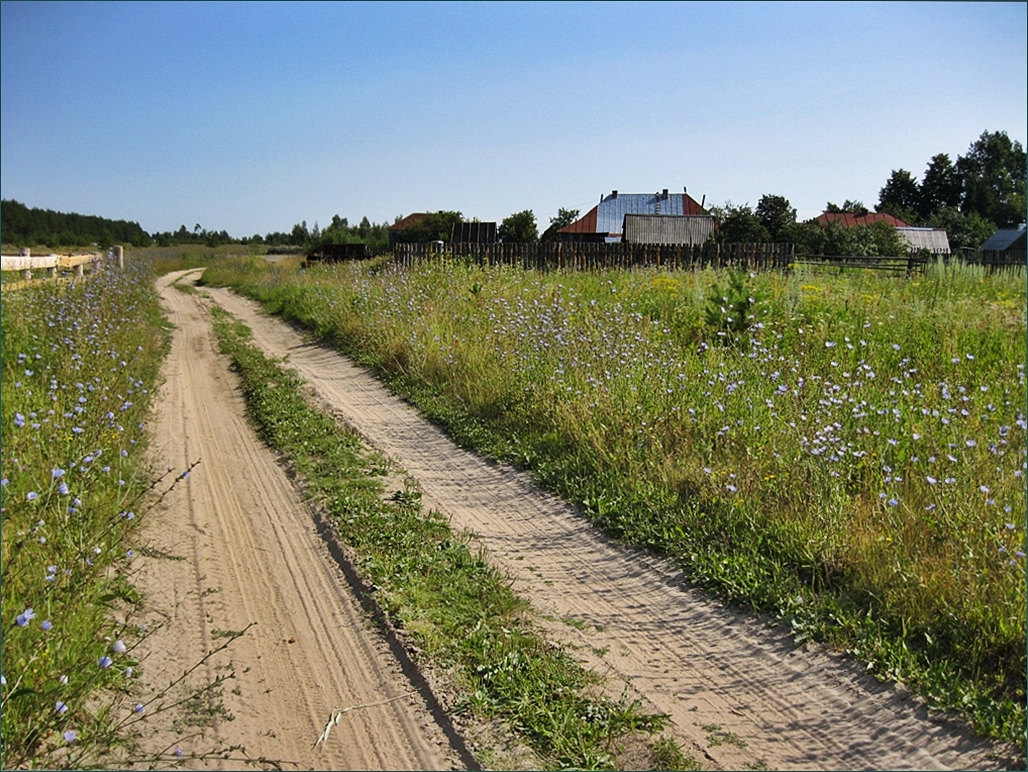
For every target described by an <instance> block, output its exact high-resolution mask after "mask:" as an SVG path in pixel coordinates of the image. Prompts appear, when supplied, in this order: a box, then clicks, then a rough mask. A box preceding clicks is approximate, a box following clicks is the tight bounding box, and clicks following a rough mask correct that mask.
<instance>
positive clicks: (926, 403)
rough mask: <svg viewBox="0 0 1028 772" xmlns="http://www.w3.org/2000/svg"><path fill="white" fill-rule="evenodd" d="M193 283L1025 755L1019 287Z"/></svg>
mask: <svg viewBox="0 0 1028 772" xmlns="http://www.w3.org/2000/svg"><path fill="white" fill-rule="evenodd" d="M737 278H739V277H737ZM204 281H205V282H207V283H211V284H224V285H231V286H234V287H235V288H236V289H238V290H239V291H241V292H244V293H245V294H248V295H249V296H251V297H254V298H256V299H258V300H261V301H262V302H263V303H264V305H265V307H266V309H268V310H269V311H271V312H274V313H279V314H281V315H282V316H283V317H284V318H286V319H294V320H297V321H299V322H301V323H302V324H304V325H305V326H306V327H308V328H309V329H311V330H312V331H314V332H315V333H316V334H317V335H319V336H321V337H322V338H323V339H325V340H327V341H329V342H332V343H334V344H335V345H337V346H338V347H339V348H341V349H342V350H343V351H345V352H346V353H348V354H349V355H351V356H352V357H354V358H355V359H356V360H357V361H358V362H360V363H361V364H364V365H366V366H369V367H371V368H373V369H374V370H375V371H376V372H377V373H378V374H379V375H380V377H382V378H383V379H384V380H385V381H386V382H387V383H389V384H390V385H391V387H392V388H393V389H394V390H396V391H397V392H398V393H400V394H402V395H403V396H405V397H406V398H408V399H409V400H411V402H413V403H414V404H416V405H417V406H418V407H419V408H420V409H421V410H423V411H424V413H425V414H426V415H428V416H429V417H431V418H433V419H435V420H437V421H438V422H440V423H441V424H443V425H444V426H445V427H446V428H447V430H448V431H449V432H450V434H451V436H453V437H454V438H455V439H456V440H457V441H459V442H461V443H462V444H464V445H466V446H469V447H474V448H477V449H478V450H479V451H481V452H484V453H487V454H489V455H492V456H494V457H496V458H499V459H502V460H506V461H509V462H512V463H514V464H516V465H518V466H520V467H522V468H525V469H528V470H531V471H532V472H533V474H534V475H535V476H536V478H537V479H538V480H539V481H540V482H541V483H542V484H544V485H545V486H547V487H548V488H550V489H551V490H553V491H555V492H557V493H558V494H560V495H562V496H563V497H564V498H565V499H567V500H569V501H571V502H573V503H575V504H577V505H578V506H579V507H580V508H581V509H582V510H583V512H585V513H586V515H587V516H588V517H589V518H590V519H591V520H592V521H593V522H595V523H596V524H598V525H600V526H601V527H603V528H604V529H605V530H606V531H607V532H609V533H611V534H613V535H615V536H616V537H617V538H619V539H621V540H622V541H624V542H626V543H628V544H631V545H635V546H638V547H642V548H645V549H650V550H653V551H655V552H658V553H661V554H664V555H667V556H669V557H671V558H672V559H674V560H675V561H676V562H677V564H678V565H679V566H680V567H681V568H682V570H683V571H684V573H685V574H686V575H687V576H688V577H689V578H690V580H691V581H692V582H694V583H695V584H697V585H699V586H703V587H706V588H708V589H711V590H713V591H715V592H717V593H719V594H720V595H722V596H723V597H725V598H727V599H729V600H731V601H733V602H735V603H737V604H740V605H743V606H747V607H750V608H753V609H756V610H760V611H763V612H767V613H769V614H770V615H772V617H773V618H775V619H777V620H779V621H781V622H782V623H784V624H787V625H789V626H790V628H791V629H792V631H793V633H794V636H795V639H796V641H797V642H798V643H801V642H803V641H805V640H818V641H823V642H826V643H827V644H829V645H830V646H832V647H834V648H836V649H839V650H843V651H847V652H849V653H850V654H851V655H852V656H854V657H855V658H857V659H858V660H860V661H862V662H864V663H865V664H866V665H867V667H868V669H869V670H870V671H871V672H872V673H873V674H874V675H876V676H878V677H879V678H882V679H886V680H893V681H901V682H904V683H906V684H907V685H909V686H910V687H911V688H912V689H913V690H914V691H915V692H916V693H918V694H920V695H921V696H922V697H924V698H925V700H926V701H927V703H928V704H929V705H930V706H932V707H935V708H942V709H948V710H954V711H957V712H958V713H960V714H961V715H962V716H963V717H964V718H965V719H967V720H968V721H969V722H970V723H971V724H972V726H974V728H975V729H976V730H977V731H978V732H980V733H982V734H984V735H987V736H992V737H997V738H1002V739H1004V740H1007V741H1010V742H1013V743H1015V744H1017V745H1018V746H1019V747H1020V748H1021V749H1022V751H1023V749H1024V745H1025V723H1026V716H1025V651H1026V641H1025V626H1026V621H1025V608H1026V593H1025V498H1026V497H1025V476H1024V475H1025V468H1026V448H1025V436H1026V435H1025V430H1026V422H1025V410H1026V401H1028V398H1026V386H1025V356H1026V314H1025V297H1026V291H1025V290H1026V288H1025V272H1024V270H1019V271H1013V272H1006V273H996V274H988V273H986V272H984V271H983V270H982V269H980V268H978V267H974V266H965V265H960V264H951V265H949V266H945V265H943V264H941V263H939V264H937V265H934V266H930V267H929V269H928V271H927V273H926V274H924V275H921V276H917V277H914V278H911V279H904V278H897V277H887V276H881V275H875V274H873V272H866V271H864V272H850V273H845V274H831V273H817V272H814V271H797V272H795V273H792V274H788V275H785V274H780V273H759V274H756V275H752V276H743V277H741V283H739V282H737V283H736V284H734V285H733V280H732V279H731V277H730V276H728V275H726V274H725V273H717V272H714V271H710V270H705V271H696V272H679V273H667V272H661V271H650V270H640V271H634V272H622V271H599V272H588V273H566V272H552V273H537V272H524V271H520V270H515V269H509V268H481V267H475V266H470V265H466V264H463V263H460V262H457V261H449V260H445V259H443V260H439V261H436V262H426V263H424V264H422V265H419V266H417V267H415V268H413V269H411V270H400V269H398V268H396V267H395V266H394V265H393V264H392V263H391V262H389V261H388V260H378V261H369V262H362V263H354V264H340V265H328V266H319V267H313V268H310V269H307V270H305V271H296V270H291V269H283V268H281V267H278V268H276V267H271V266H267V265H266V264H257V263H255V262H250V263H244V262H242V261H236V260H226V261H222V262H220V263H219V264H218V265H216V266H213V267H212V268H211V269H209V270H208V271H207V272H206V274H205V276H204ZM733 314H735V315H736V316H735V317H733ZM739 314H742V315H743V316H744V317H745V323H744V324H740V323H739V320H738V318H737V317H738V315H739Z"/></svg>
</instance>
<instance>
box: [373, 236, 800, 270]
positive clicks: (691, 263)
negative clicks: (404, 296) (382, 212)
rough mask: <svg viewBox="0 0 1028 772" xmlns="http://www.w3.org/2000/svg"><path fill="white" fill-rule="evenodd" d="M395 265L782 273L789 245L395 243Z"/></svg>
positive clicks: (790, 255) (790, 256) (790, 249)
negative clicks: (452, 262) (436, 262)
mask: <svg viewBox="0 0 1028 772" xmlns="http://www.w3.org/2000/svg"><path fill="white" fill-rule="evenodd" d="M393 254H394V257H395V259H396V262H397V263H398V264H399V265H401V266H405V267H409V266H412V265H414V264H415V263H417V262H419V261H422V260H431V259H437V258H439V257H440V256H444V257H450V258H459V259H464V260H468V261H469V262H471V263H473V264H475V265H488V266H494V265H506V266H511V267H517V268H523V269H525V270H533V269H534V270H553V269H567V270H579V271H591V270H602V269H605V268H623V269H628V268H642V267H646V268H666V269H668V270H680V269H691V268H704V267H708V266H709V267H713V268H722V267H726V266H735V267H738V268H751V269H773V268H778V269H782V270H785V269H786V268H788V266H789V263H791V262H792V260H793V245H792V244H697V245H695V246H692V245H688V244H624V243H621V242H615V243H612V244H590V243H581V242H579V243H574V242H560V241H550V242H541V243H537V244H502V243H500V244H446V245H444V244H442V243H441V242H435V243H430V244H397V245H396V246H395V248H394V251H393Z"/></svg>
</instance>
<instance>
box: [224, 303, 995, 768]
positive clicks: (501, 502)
mask: <svg viewBox="0 0 1028 772" xmlns="http://www.w3.org/2000/svg"><path fill="white" fill-rule="evenodd" d="M210 292H211V296H212V297H213V298H214V299H215V300H216V302H218V303H219V304H221V305H223V306H224V307H225V308H226V310H228V311H230V312H231V313H232V314H234V315H236V316H237V317H239V318H240V319H241V320H242V321H244V322H245V323H246V324H247V325H248V326H249V327H250V328H251V330H253V333H254V342H255V343H256V344H257V345H258V346H259V347H260V348H262V349H263V350H264V351H265V353H266V354H267V355H269V356H272V357H288V365H289V366H290V367H294V368H295V369H297V371H298V372H299V373H300V374H301V375H302V376H303V377H304V378H306V379H307V380H308V381H309V382H310V383H311V384H312V385H313V387H314V389H315V391H316V392H317V394H318V395H319V397H320V398H321V399H322V400H323V401H325V402H326V403H327V404H328V405H329V406H330V407H331V409H332V410H333V411H336V412H338V413H339V414H340V415H341V416H342V417H343V418H344V419H345V420H346V421H347V422H348V423H349V424H351V425H352V426H353V427H354V428H355V429H357V431H359V432H360V433H361V434H362V435H363V436H364V437H365V438H367V440H368V441H369V442H370V443H371V444H372V445H374V446H375V447H376V448H378V449H379V450H380V451H382V452H383V453H385V454H386V455H387V456H390V457H392V458H393V459H395V460H396V461H397V462H398V463H399V464H400V465H401V466H402V467H403V468H404V469H405V470H406V472H407V473H408V474H410V475H411V476H413V477H414V478H416V479H417V480H418V481H419V483H420V486H421V488H422V491H423V501H424V503H425V504H426V506H429V507H431V508H433V509H436V510H438V511H440V512H442V513H444V514H446V515H448V516H450V517H451V520H452V523H453V524H454V525H455V526H456V527H458V528H461V527H463V528H468V529H470V530H471V531H473V532H474V533H476V534H477V536H478V538H479V540H480V542H481V543H482V544H483V545H484V546H485V547H486V549H487V550H488V551H489V553H490V554H491V556H492V559H493V560H494V561H495V562H496V563H497V564H498V565H500V566H502V567H503V569H505V570H506V571H507V572H508V573H509V575H510V576H511V577H512V578H513V579H514V580H515V589H517V590H518V592H520V593H522V594H523V595H525V596H526V597H528V598H529V599H530V600H531V601H532V603H533V604H534V605H535V607H536V608H537V609H539V610H540V611H541V612H542V615H543V617H544V618H549V619H550V620H551V622H550V624H549V627H550V629H551V630H552V631H553V632H554V633H555V634H557V635H559V636H560V637H561V638H563V639H564V640H565V641H567V642H568V643H569V644H570V645H572V646H573V647H575V649H576V652H577V654H578V655H579V656H580V658H581V659H583V660H584V661H585V662H586V663H588V664H590V665H592V666H594V667H596V668H597V669H598V670H599V671H600V672H605V673H607V674H608V676H609V677H611V678H613V679H614V680H619V681H621V682H622V683H623V684H624V685H625V688H626V689H628V691H629V694H636V695H639V696H641V697H644V698H645V700H646V702H647V706H648V707H649V708H651V709H654V710H657V711H660V712H664V713H667V714H669V715H670V716H671V718H672V721H673V723H674V726H675V730H676V733H677V735H678V737H679V738H680V739H681V740H683V741H685V742H687V743H690V744H692V745H693V746H694V747H696V748H699V749H701V750H702V751H703V752H705V753H706V754H707V755H708V757H709V758H710V759H711V760H712V761H713V762H715V763H717V764H719V765H721V766H723V767H725V768H733V769H742V768H746V767H750V766H753V765H755V764H760V763H763V764H766V765H767V766H768V767H770V768H773V769H814V768H816V769H859V768H863V769H995V768H1003V765H1004V763H1006V762H1008V760H1009V758H1010V757H1009V756H1006V755H1003V754H1004V753H1005V752H1006V749H1004V748H998V747H996V746H993V745H992V744H990V743H988V742H985V741H982V740H980V739H976V738H974V737H973V736H972V735H971V734H970V733H969V732H968V731H966V730H965V729H964V728H962V727H961V726H958V725H956V724H954V723H950V722H946V721H945V720H943V719H940V718H938V717H930V716H929V715H928V713H927V711H926V710H925V709H924V708H923V707H922V706H921V705H920V703H919V702H918V701H917V700H914V699H911V698H909V697H908V695H907V693H906V692H905V690H904V689H902V687H896V686H891V685H884V684H879V683H877V682H875V681H873V680H872V679H870V678H868V677H867V676H866V675H865V674H864V673H863V672H861V669H860V668H859V667H858V666H856V665H855V664H854V663H851V662H848V661H847V660H845V659H843V658H841V657H838V656H835V655H832V654H829V653H826V652H823V651H819V650H817V649H807V648H804V649H798V648H797V647H796V646H795V644H794V643H793V642H792V641H791V639H790V638H789V636H788V635H786V634H784V633H782V632H780V631H777V630H774V629H771V628H769V627H768V626H766V625H765V624H763V623H762V622H761V621H760V620H758V619H754V618H752V617H750V616H747V615H743V614H740V613H738V612H736V611H734V610H732V609H729V608H726V607H724V606H723V605H721V604H719V603H717V602H716V601H714V600H712V599H710V598H709V597H708V596H706V595H705V594H703V593H701V592H699V591H696V590H694V589H690V588H688V587H686V586H685V585H684V584H683V582H682V581H681V579H680V577H679V576H678V573H677V572H676V571H675V570H674V568H673V567H671V566H670V565H668V564H667V563H666V562H664V561H661V560H659V559H655V558H653V557H649V556H646V555H641V554H638V553H634V552H631V551H629V550H626V549H625V548H623V547H621V546H620V545H617V544H616V543H613V542H612V541H610V540H608V539H606V538H604V537H603V536H602V535H599V534H598V533H597V532H596V531H595V530H594V529H593V528H592V527H591V526H590V525H589V524H588V523H587V522H586V521H585V520H584V518H582V517H580V516H579V515H578V514H577V513H576V512H575V511H574V510H573V509H572V508H570V507H568V506H567V505H565V504H563V503H562V502H561V501H559V500H558V499H556V498H554V497H553V496H550V495H548V494H546V493H543V492H541V491H539V490H538V489H537V488H536V487H535V486H534V485H533V483H532V481H531V479H530V478H529V477H528V476H526V475H523V474H521V473H518V472H516V471H515V470H513V469H511V468H509V467H505V466H503V465H496V464H493V463H491V462H488V461H486V460H484V459H482V458H480V457H478V456H475V455H473V454H471V453H468V452H466V451H463V450H461V449H459V448H457V447H456V446H455V445H453V443H452V442H451V441H450V440H449V439H448V438H446V437H445V435H443V434H442V433H441V431H439V430H438V429H437V428H436V427H434V426H433V425H431V424H430V423H428V422H426V421H424V420H423V419H421V418H420V417H418V416H417V415H416V413H415V412H414V410H413V409H411V408H410V407H409V406H407V405H406V404H405V403H403V402H402V401H401V400H399V399H398V398H396V397H395V396H393V395H391V394H390V393H389V392H388V391H387V390H386V389H385V388H384V387H383V386H382V385H381V384H380V383H378V382H377V381H376V380H375V379H374V378H373V377H371V376H370V375H369V374H367V373H366V372H364V371H363V370H360V369H359V368H356V367H355V366H353V365H352V364H351V363H350V362H349V360H347V359H346V358H345V357H343V356H342V355H340V354H338V353H337V352H334V351H331V350H329V349H327V348H324V347H321V346H318V345H311V344H308V343H307V342H305V340H304V338H303V337H302V335H301V334H300V333H299V332H297V331H296V330H294V329H293V328H291V327H289V326H288V325H286V324H284V323H283V322H281V321H280V320H277V319H273V318H269V317H267V316H265V315H263V314H261V313H260V312H259V311H258V309H257V306H256V304H254V303H252V302H251V301H248V300H245V299H243V298H240V297H238V296H236V295H234V294H233V293H231V292H229V291H227V290H210ZM552 620H558V621H552ZM559 620H566V623H561V622H560V621H559Z"/></svg>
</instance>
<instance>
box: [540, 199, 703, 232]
mask: <svg viewBox="0 0 1028 772" xmlns="http://www.w3.org/2000/svg"><path fill="white" fill-rule="evenodd" d="M629 215H649V216H651V217H657V216H659V217H661V218H663V217H667V216H669V215H670V216H675V217H689V218H703V219H705V220H709V223H710V228H711V230H713V227H714V219H713V217H711V215H710V213H709V212H707V210H706V209H704V208H703V206H702V204H699V203H697V202H696V200H695V199H693V197H692V196H690V195H689V194H688V192H685V190H684V189H683V192H682V193H668V190H667V188H664V190H663V191H661V192H657V193H620V194H619V193H618V192H617V191H616V190H615V191H613V192H611V194H610V195H607V196H604V195H601V196H600V202H599V203H598V204H597V205H596V206H594V207H593V208H592V209H590V210H589V211H588V212H586V213H585V215H583V216H582V217H580V218H579V219H578V220H576V221H575V222H573V223H571V224H570V225H566V226H564V227H563V228H561V229H560V230H559V231H557V239H558V240H560V241H592V242H599V243H608V244H609V243H612V242H616V241H621V240H622V239H623V237H624V234H625V227H626V226H625V222H626V220H625V218H626V216H629ZM631 224H632V227H633V236H635V237H636V238H638V237H640V236H642V237H644V238H650V237H657V236H658V235H659V233H660V231H661V230H663V231H664V234H665V237H671V236H673V235H674V234H675V233H682V234H686V235H689V238H692V237H693V235H694V234H695V233H698V232H700V230H702V227H703V226H700V225H699V224H698V223H696V222H693V223H690V224H685V223H683V222H681V221H679V222H678V223H676V224H672V223H671V221H670V220H657V221H654V220H649V221H646V220H637V221H633V222H632V223H631ZM703 240H706V237H704V239H703ZM635 243H643V242H635ZM646 243H696V242H692V241H690V242H668V241H662V242H646ZM699 243H702V241H701V242H699Z"/></svg>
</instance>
